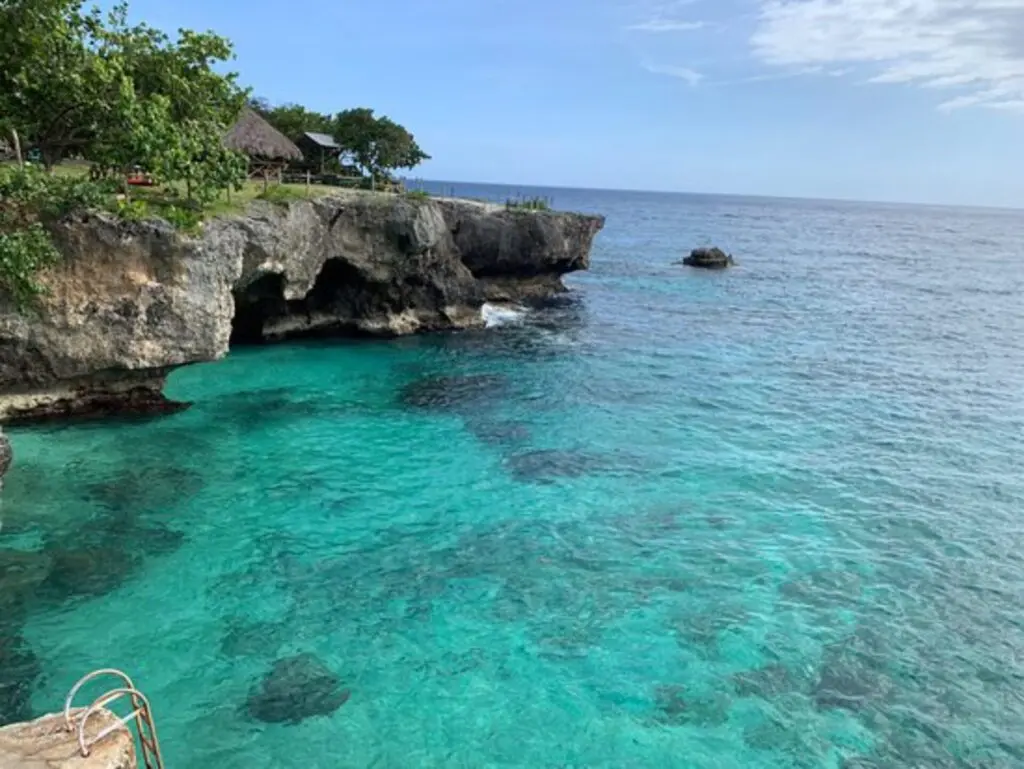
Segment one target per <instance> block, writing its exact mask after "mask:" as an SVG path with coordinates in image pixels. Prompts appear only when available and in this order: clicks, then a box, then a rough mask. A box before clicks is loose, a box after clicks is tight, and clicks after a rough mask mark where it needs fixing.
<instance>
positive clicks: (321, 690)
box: [246, 654, 351, 724]
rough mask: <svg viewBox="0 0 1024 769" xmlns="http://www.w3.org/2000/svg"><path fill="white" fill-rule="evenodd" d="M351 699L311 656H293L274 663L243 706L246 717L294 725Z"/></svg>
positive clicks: (336, 678)
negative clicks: (246, 712) (246, 710)
mask: <svg viewBox="0 0 1024 769" xmlns="http://www.w3.org/2000/svg"><path fill="white" fill-rule="evenodd" d="M350 696H351V693H350V692H349V691H348V689H342V688H341V680H340V679H339V678H338V677H337V676H336V675H335V674H334V673H332V672H331V670H330V669H329V668H328V667H327V666H326V665H324V663H323V662H321V661H320V660H319V659H317V658H316V657H315V656H313V655H312V654H296V655H295V656H293V657H285V658H284V659H280V660H278V661H277V662H275V663H274V667H273V669H272V670H271V671H270V673H269V674H268V675H267V676H266V678H264V679H263V682H262V684H261V685H260V686H259V687H257V688H256V689H254V690H253V692H252V693H251V694H250V695H249V700H248V702H247V703H246V705H247V709H248V711H249V715H250V716H252V717H253V718H254V719H256V720H257V721H264V722H266V723H271V724H297V723H299V722H300V721H304V720H305V719H307V718H312V717H313V716H327V715H330V714H331V713H333V712H334V711H335V710H337V709H338V708H340V707H341V706H342V705H344V704H345V703H346V702H348V698H349V697H350Z"/></svg>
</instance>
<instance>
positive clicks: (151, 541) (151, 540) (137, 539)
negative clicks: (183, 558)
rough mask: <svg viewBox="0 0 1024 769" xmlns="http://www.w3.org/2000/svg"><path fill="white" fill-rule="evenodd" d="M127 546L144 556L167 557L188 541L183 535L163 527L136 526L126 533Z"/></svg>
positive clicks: (175, 530)
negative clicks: (139, 551)
mask: <svg viewBox="0 0 1024 769" xmlns="http://www.w3.org/2000/svg"><path fill="white" fill-rule="evenodd" d="M126 534H127V537H128V542H127V543H126V544H128V546H130V547H135V548H137V549H138V550H141V551H142V552H143V553H145V554H146V555H167V554H169V553H173V552H175V551H176V550H177V549H178V548H180V547H181V546H182V545H183V544H185V541H186V540H187V539H188V538H187V537H186V536H185V533H184V532H182V531H178V530H177V529H170V528H168V527H166V526H163V525H159V524H158V525H150V526H136V527H133V528H132V529H130V530H129V531H128V532H126Z"/></svg>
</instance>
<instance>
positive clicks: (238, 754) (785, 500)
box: [0, 184, 1024, 769]
mask: <svg viewBox="0 0 1024 769" xmlns="http://www.w3.org/2000/svg"><path fill="white" fill-rule="evenodd" d="M433 189H435V190H438V191H444V192H452V191H454V193H455V194H458V195H466V196H476V197H485V198H488V199H492V200H504V199H505V198H507V197H516V196H532V195H539V196H544V197H548V198H550V199H551V201H552V203H553V205H554V206H555V207H557V208H563V209H571V210H580V211H588V212H598V213H603V214H605V215H606V216H607V225H606V228H605V230H604V231H603V232H602V233H601V234H600V235H599V236H598V239H597V242H596V243H595V247H594V251H593V266H592V269H591V270H590V271H589V272H588V273H578V274H575V275H572V276H569V277H568V278H567V283H568V284H569V285H570V287H571V289H572V290H571V292H570V293H568V294H566V295H565V296H563V297H560V298H558V299H556V300H554V301H551V302H549V303H547V304H546V305H545V306H543V307H538V308H533V309H528V310H526V309H524V310H523V311H522V312H514V311H513V312H509V311H508V310H501V309H491V310H489V315H488V322H489V327H488V328H487V329H483V330H480V331H473V332H465V333H453V334H438V335H428V336H421V337H412V338H403V339H398V340H393V341H335V342H324V341H317V342H309V343H295V344H282V345H278V346H268V347H261V348H252V347H250V348H243V349H238V350H236V351H234V352H232V354H231V355H230V356H229V357H228V358H227V359H225V360H223V361H220V362H217V363H210V364H202V365H195V366H190V367H187V368H183V369H180V370H178V371H176V372H175V373H174V374H172V376H171V377H170V380H169V383H168V393H169V395H170V396H171V397H174V398H177V399H182V400H188V401H192V402H194V406H193V407H192V408H191V409H189V410H188V411H185V412H183V413H180V414H177V415H174V416H170V417H166V418H162V419H159V420H148V421H109V422H88V423H81V424H75V425H62V426H49V427H40V428H33V429H15V430H12V431H11V437H12V439H13V441H14V447H15V452H16V459H15V466H14V468H13V469H12V471H11V473H10V475H9V476H8V477H7V479H6V482H5V487H4V490H3V494H2V498H0V500H2V501H0V505H2V506H0V521H2V523H0V558H6V559H8V562H11V561H12V559H14V561H15V562H16V563H18V564H21V565H22V566H23V568H20V569H18V570H17V571H13V570H9V573H8V576H7V577H6V578H5V579H6V580H7V583H6V585H5V587H4V590H5V591H6V593H7V596H6V597H7V598H8V599H11V598H12V596H13V598H14V599H19V598H20V599H22V600H8V602H7V604H6V608H4V606H5V605H4V604H3V603H2V601H3V598H4V596H0V609H2V610H3V613H2V614H0V720H3V719H5V718H6V719H7V720H10V719H11V718H13V717H17V716H26V715H31V714H41V713H44V712H52V711H55V710H59V709H60V707H61V706H62V704H63V698H64V695H65V694H66V692H67V690H68V688H69V687H70V686H71V684H72V683H74V682H75V680H76V679H77V678H78V677H79V676H81V675H82V674H84V673H86V672H88V671H90V670H92V669H94V668H99V667H107V666H113V667H119V668H123V669H124V670H125V671H127V672H128V673H129V674H130V675H132V676H133V678H134V679H135V681H136V683H137V684H138V686H139V687H140V688H141V689H142V690H143V691H144V692H145V693H146V694H147V695H148V696H149V697H150V699H151V701H152V706H153V711H154V715H155V718H156V723H157V727H158V730H159V736H160V740H161V744H162V747H163V752H164V757H165V760H166V764H167V766H168V768H169V769H181V768H183V767H188V768H189V769H201V768H203V767H216V768H217V769H233V768H235V767H237V768H239V769H241V768H242V767H245V768H246V769H261V768H264V767H267V768H269V767H325V768H326V767H331V768H332V769H333V768H334V767H374V768H375V769H385V768H388V767H395V768H396V769H398V768H404V767H531V768H536V769H541V768H545V767H551V768H554V767H609V768H612V767H614V768H616V769H619V768H623V767H637V768H638V769H642V768H644V767H651V768H654V767H657V768H658V769H664V768H665V767H697V768H701V767H707V768H709V769H711V768H714V769H720V768H721V769H726V768H732V767H755V766H756V767H765V768H777V769H783V768H786V769H789V768H791V767H829V768H831V769H839V768H841V767H842V768H844V769H854V768H855V767H856V768H858V769H865V768H866V767H929V769H941V768H943V767H977V768H979V769H980V768H982V767H984V768H985V769H997V768H1000V767H1020V766H1022V765H1024V732H1022V729H1021V724H1022V723H1024V612H1022V606H1024V547H1022V546H1024V472H1022V470H1021V456H1022V454H1024V301H1022V297H1024V266H1022V263H1021V257H1022V254H1024V213H1022V212H1017V211H1004V210H983V209H956V208H931V207H927V208H926V207H914V206H905V205H881V204H867V203H842V202H824V201H800V200H781V199H779V200H777V199H757V198H739V197H712V196H699V195H669V194H648V193H622V192H601V191H584V190H533V189H526V188H496V187H480V186H472V185H459V184H454V185H448V184H445V185H437V186H434V187H433ZM705 244H717V245H720V246H721V247H723V248H725V249H727V250H728V251H730V252H732V253H733V254H734V256H735V258H736V261H737V263H738V265H737V266H736V267H735V268H734V269H731V270H728V271H723V272H701V271H698V270H693V269H689V268H684V267H681V266H679V265H678V264H677V263H676V262H677V261H678V260H679V259H680V258H681V257H682V256H684V255H685V254H686V253H688V251H689V249H690V248H691V247H694V246H697V245H705ZM14 551H17V552H16V553H15V552H14ZM17 559H20V560H17ZM12 575H13V576H12ZM43 575H46V576H45V579H44V578H43ZM19 580H20V582H19ZM19 586H20V587H19ZM19 589H20V590H21V592H20V593H19V592H18V591H19ZM296 660H298V662H297V663H296V662H295V661H296ZM282 661H283V663H282ZM275 672H276V673H285V674H287V675H285V676H284V678H285V679H287V680H284V681H282V680H280V679H272V682H271V683H270V684H267V683H266V677H267V676H268V675H271V674H273V673H275ZM289 675H290V676H291V677H290V678H288V676H289ZM297 679H298V680H297ZM324 681H326V682H327V683H324ZM275 687H276V688H275ZM339 702H340V703H341V704H340V707H339V706H338V705H339ZM306 716H308V717H306Z"/></svg>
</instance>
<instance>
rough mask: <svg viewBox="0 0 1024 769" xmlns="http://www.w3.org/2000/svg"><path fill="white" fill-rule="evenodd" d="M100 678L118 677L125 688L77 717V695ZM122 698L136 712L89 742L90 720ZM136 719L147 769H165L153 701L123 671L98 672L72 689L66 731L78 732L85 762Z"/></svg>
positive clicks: (102, 697)
mask: <svg viewBox="0 0 1024 769" xmlns="http://www.w3.org/2000/svg"><path fill="white" fill-rule="evenodd" d="M100 676H114V677H116V678H119V679H120V682H121V684H122V685H121V686H118V687H117V688H115V689H111V690H110V691H108V692H106V693H105V694H102V695H100V696H99V697H97V698H96V700H95V701H94V702H93V703H92V704H91V705H89V707H87V708H85V709H84V710H82V711H80V713H78V714H76V715H74V716H73V715H72V713H71V709H72V706H73V704H74V700H75V695H76V694H78V691H79V690H80V689H81V688H82V687H83V686H85V684H87V683H89V681H92V680H94V679H96V678H99V677H100ZM122 697H128V698H130V699H131V706H132V712H131V713H129V714H128V715H126V716H124V717H118V718H117V722H116V723H113V724H111V725H110V726H107V727H106V728H104V729H102V730H100V732H99V734H97V735H96V736H95V737H93V738H92V739H86V730H85V727H86V724H87V723H88V722H89V719H90V718H91V717H92V716H94V715H95V714H96V713H98V712H99V711H101V710H103V709H104V708H106V707H107V706H108V705H110V704H111V703H113V702H115V701H116V700H119V699H121V698H122ZM115 715H116V714H115ZM132 719H134V720H135V731H136V732H137V736H138V740H139V745H141V747H142V751H141V752H142V762H143V764H144V765H145V767H146V769H164V762H163V759H162V758H161V757H160V743H159V742H158V741H157V738H156V726H155V725H154V724H153V714H152V712H151V711H150V708H149V700H148V699H146V695H144V694H143V693H142V692H140V691H139V690H138V689H136V688H135V684H134V683H132V679H130V678H129V677H128V676H127V675H125V674H124V673H122V672H121V671H120V670H115V669H114V668H103V669H102V670H94V671H93V672H91V673H89V674H88V675H86V676H84V677H82V678H81V679H79V681H78V683H76V684H75V685H74V686H72V687H71V691H70V692H68V696H67V699H66V700H64V727H65V729H67V731H69V732H74V731H77V732H78V748H79V750H80V751H81V753H82V756H83V758H84V757H88V755H89V751H90V750H91V749H92V746H93V745H95V744H96V743H98V742H99V741H100V740H102V739H104V738H105V737H107V736H108V735H110V734H112V733H113V732H115V731H117V730H118V729H120V728H121V727H123V726H127V725H128V722H129V721H131V720H132Z"/></svg>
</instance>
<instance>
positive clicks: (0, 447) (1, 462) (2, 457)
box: [0, 429, 14, 488]
mask: <svg viewBox="0 0 1024 769" xmlns="http://www.w3.org/2000/svg"><path fill="white" fill-rule="evenodd" d="M13 461H14V452H13V451H12V450H11V439H10V438H8V437H7V436H6V435H4V431H3V430H2V429H0V488H3V485H4V475H6V474H7V471H8V470H10V469H11V463H12V462H13Z"/></svg>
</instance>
